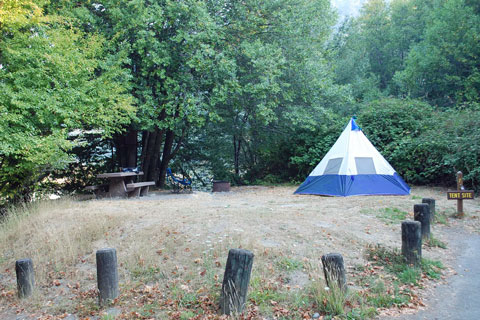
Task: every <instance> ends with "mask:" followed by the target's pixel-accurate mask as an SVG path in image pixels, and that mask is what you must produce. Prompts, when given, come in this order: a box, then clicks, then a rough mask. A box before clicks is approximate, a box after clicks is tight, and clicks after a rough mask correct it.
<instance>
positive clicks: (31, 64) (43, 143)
mask: <svg viewBox="0 0 480 320" xmlns="http://www.w3.org/2000/svg"><path fill="white" fill-rule="evenodd" d="M103 44H104V42H103V39H102V38H101V37H99V36H97V35H87V34H84V33H82V32H81V31H79V30H77V29H72V28H69V27H65V26H64V25H63V24H60V23H53V22H52V23H50V24H32V25H30V26H29V28H28V29H23V28H22V29H19V30H13V31H11V32H10V33H9V34H8V37H5V38H4V39H3V41H0V52H1V54H0V55H1V56H0V58H1V61H2V68H1V69H0V112H1V113H2V115H3V116H2V117H1V119H0V132H1V135H0V204H3V203H4V202H5V201H12V200H13V201H15V200H20V199H28V198H29V196H30V195H31V192H32V191H33V190H34V187H35V184H36V182H38V181H39V180H41V179H42V178H43V177H45V176H46V175H48V174H49V172H51V171H52V170H54V169H61V168H64V167H66V165H67V163H68V162H69V161H71V160H72V159H71V156H70V154H69V151H70V150H71V148H72V147H73V146H74V144H73V143H72V142H71V141H69V140H68V133H69V131H71V130H75V129H76V130H78V129H84V128H101V130H102V133H103V135H104V136H106V135H110V134H112V133H113V132H116V131H118V130H119V127H120V126H121V125H123V124H125V123H128V122H129V121H130V116H131V113H132V111H133V109H132V108H131V105H130V102H131V99H130V98H129V97H128V96H126V95H125V90H124V86H123V85H122V84H121V82H122V81H123V80H121V79H120V78H121V76H124V74H123V73H122V72H121V71H120V69H119V68H118V63H117V62H116V61H114V60H105V59H104V58H103V54H104V49H103ZM116 58H118V56H117V57H116Z"/></svg>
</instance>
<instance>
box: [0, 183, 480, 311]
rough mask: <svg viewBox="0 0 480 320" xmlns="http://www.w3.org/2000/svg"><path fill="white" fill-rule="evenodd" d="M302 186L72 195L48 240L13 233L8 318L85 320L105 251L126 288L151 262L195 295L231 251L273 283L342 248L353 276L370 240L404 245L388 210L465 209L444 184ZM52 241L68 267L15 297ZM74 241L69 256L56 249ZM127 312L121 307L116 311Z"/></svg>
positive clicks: (429, 251) (454, 222)
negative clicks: (245, 256) (341, 192)
mask: <svg viewBox="0 0 480 320" xmlns="http://www.w3.org/2000/svg"><path fill="white" fill-rule="evenodd" d="M294 191H295V187H263V186H262V187H260V186H254V187H239V188H232V191H231V192H227V193H210V192H193V193H191V194H171V193H167V192H151V193H150V195H149V196H147V197H143V198H138V199H128V200H121V199H103V200H88V201H70V202H67V203H66V204H65V203H64V204H62V205H58V206H54V207H53V208H49V209H48V210H47V211H48V213H47V212H45V213H42V212H40V213H38V217H39V218H38V221H36V222H32V224H35V228H36V229H35V230H36V231H35V232H38V231H39V230H40V233H43V236H44V238H38V235H34V233H35V232H34V231H32V237H30V238H29V239H28V237H27V239H25V237H20V236H19V235H16V233H18V232H15V231H12V234H11V235H9V236H8V237H7V238H6V240H5V243H4V246H3V247H1V246H0V249H1V250H2V251H3V252H2V257H0V267H2V269H3V270H4V271H5V272H2V275H1V276H0V291H1V292H2V295H1V296H0V318H1V319H10V318H11V319H17V318H18V316H19V315H20V316H23V317H24V319H30V318H32V317H29V316H28V315H29V314H30V315H31V314H34V315H36V316H33V318H36V317H39V315H43V316H46V315H52V316H55V315H57V316H58V315H62V316H63V318H65V317H67V315H68V317H70V318H69V319H80V318H82V319H83V318H84V317H85V308H86V307H85V305H84V304H81V305H79V302H78V301H76V299H77V298H75V297H76V296H75V295H77V296H78V295H79V294H80V293H79V290H80V289H79V287H80V288H82V289H83V291H82V292H83V293H82V294H86V293H85V292H92V291H94V290H95V286H96V281H95V277H94V275H95V251H96V250H98V249H101V248H105V247H114V248H116V249H117V252H118V260H119V265H120V281H121V282H122V283H123V285H121V286H123V287H125V288H127V287H128V288H131V287H135V286H136V285H138V283H136V282H135V281H137V282H138V280H136V279H137V278H135V277H136V274H137V272H139V271H138V270H137V266H141V267H142V268H143V269H142V270H143V271H142V272H145V270H147V269H146V268H147V267H148V268H149V269H148V270H156V269H155V268H157V269H161V270H163V271H161V272H162V277H163V278H165V279H166V280H168V281H174V282H175V283H176V284H178V285H181V286H182V288H183V289H184V290H186V291H190V290H193V291H196V292H199V291H200V290H202V289H201V288H203V286H204V285H205V283H204V282H205V281H204V280H202V279H201V278H202V276H204V275H205V272H207V273H211V278H212V279H214V280H212V281H213V282H215V281H216V282H215V285H217V286H218V282H220V283H221V280H222V277H223V270H224V267H225V261H226V257H227V254H228V250H229V249H231V248H244V249H248V250H251V251H252V252H253V253H254V254H255V261H254V267H253V275H252V279H256V278H258V279H262V281H264V279H268V278H269V277H270V273H269V271H270V270H271V269H273V268H276V266H278V265H279V263H281V261H287V262H288V261H290V262H292V261H293V262H295V261H302V262H303V263H304V265H306V264H307V263H308V264H310V265H317V266H318V264H319V261H320V257H321V256H322V255H323V254H326V253H333V252H335V253H340V254H342V255H343V257H344V260H345V265H346V267H347V272H348V274H349V275H352V274H353V270H354V268H355V266H358V265H363V264H365V263H366V257H365V250H366V248H367V246H369V245H382V246H384V247H387V248H398V249H400V248H401V225H400V220H398V221H397V220H395V219H394V218H392V217H390V216H389V215H388V213H389V212H392V210H393V211H401V212H408V216H407V219H413V206H414V204H417V203H421V199H422V198H434V199H436V210H437V212H440V213H442V214H445V215H447V216H450V215H452V214H454V212H455V208H456V203H455V201H448V200H447V199H446V190H445V189H440V188H426V187H413V188H412V193H411V195H409V196H358V197H346V198H339V197H319V196H305V195H294V194H293V192H294ZM464 208H465V212H466V213H467V216H466V218H465V219H463V220H459V219H453V218H448V219H447V221H446V223H447V224H446V225H445V224H434V225H433V226H432V233H433V234H434V235H435V238H437V239H439V240H441V241H447V240H446V237H445V236H444V233H445V230H446V228H451V227H452V226H454V227H462V228H465V229H466V230H467V231H468V232H473V233H479V232H480V221H479V220H480V219H478V217H479V216H480V201H479V200H478V199H475V200H472V201H464ZM92 221H93V225H90V224H91V223H92ZM87 223H89V224H88V227H87ZM41 225H45V227H42V226H41ZM42 228H46V229H42ZM45 230H49V231H48V232H46V231H45ZM62 230H64V231H62ZM87 231H88V232H87ZM75 232H76V233H75ZM63 233H65V235H63ZM77 233H78V235H75V236H72V234H77ZM60 235H61V236H60ZM35 237H37V238H35ZM62 237H63V238H62ZM59 239H60V240H59ZM62 239H63V240H62ZM37 242H40V243H39V244H37ZM32 243H35V245H38V247H35V246H32ZM45 243H52V245H50V246H49V247H48V250H50V251H51V252H50V253H49V254H50V258H49V259H53V260H55V259H56V258H55V257H56V256H61V257H62V258H61V259H60V258H59V259H58V261H57V262H55V263H56V265H57V267H56V268H57V269H59V270H60V271H59V272H56V273H55V275H52V271H51V268H48V266H43V267H42V266H39V271H37V273H38V274H39V275H38V277H39V280H38V287H39V288H40V289H39V291H40V294H38V295H37V296H36V297H35V301H34V303H27V302H22V301H19V300H18V299H16V298H15V297H14V291H15V273H14V270H12V265H13V264H14V261H15V259H18V258H23V257H25V256H33V259H34V261H35V259H37V260H42V259H46V258H45V256H46V254H43V255H42V251H43V250H47V249H45ZM77 243H81V246H80V244H77ZM447 245H448V244H447ZM66 246H68V248H69V249H68V251H69V252H66V253H65V252H63V251H62V253H58V252H57V251H56V250H59V248H62V247H66ZM70 251H71V252H70ZM62 255H65V256H62ZM70 256H71V257H70ZM423 256H424V257H427V258H430V259H435V260H442V262H444V264H445V265H446V266H447V267H448V265H449V261H450V262H451V261H452V260H453V258H454V255H453V252H452V251H451V250H450V249H441V248H425V249H424V251H423ZM281 259H283V260H281ZM279 261H280V262H279ZM49 263H50V262H47V261H46V260H45V261H42V262H40V264H41V265H43V264H45V265H48V264H49ZM38 264H39V263H37V264H36V265H38ZM277 269H278V268H277ZM62 272H63V273H62ZM272 273H273V272H272ZM277 273H278V272H277ZM281 273H283V278H286V280H285V282H286V283H287V284H288V287H289V288H290V287H292V288H298V289H302V288H304V287H306V286H308V284H309V281H310V279H311V277H310V274H309V272H308V270H305V268H303V269H302V270H296V271H295V272H288V274H287V272H286V271H285V270H283V271H281ZM447 273H448V272H447ZM58 274H60V276H59V275H58ZM142 274H143V273H142ZM154 276H155V275H154ZM207 276H208V274H207ZM276 276H278V275H276ZM347 277H348V276H347ZM199 278H200V280H199ZM157 280H158V278H154V279H152V280H151V281H150V282H149V280H145V279H144V278H142V281H141V282H142V285H143V286H147V288H149V286H154V285H156V281H157ZM202 281H203V283H202ZM347 281H348V279H347ZM170 287H171V286H170ZM45 299H46V300H47V301H48V302H45V301H44V300H45ZM2 300H3V302H2ZM77 300H78V299H77ZM72 301H74V302H72ZM92 301H93V300H92ZM5 302H6V303H5ZM1 305H3V307H2V306H1ZM82 308H83V309H82ZM91 308H93V307H91ZM129 308H130V307H129ZM94 311H95V312H93V311H92V312H90V314H92V315H93V316H92V319H94V318H96V317H97V318H98V317H99V316H98V315H99V314H100V313H99V311H98V310H94ZM124 311H125V309H122V307H121V305H120V306H119V307H118V310H116V311H115V312H117V313H120V314H121V313H122V312H124ZM82 312H83V313H82ZM87 314H88V312H87ZM14 315H15V316H14ZM154 317H158V318H159V319H161V318H162V316H158V315H156V316H154ZM19 319H22V318H19Z"/></svg>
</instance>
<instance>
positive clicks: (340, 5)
mask: <svg viewBox="0 0 480 320" xmlns="http://www.w3.org/2000/svg"><path fill="white" fill-rule="evenodd" d="M331 1H332V4H333V6H334V7H335V8H337V10H338V13H339V15H340V17H342V18H344V17H346V16H351V17H355V16H357V15H358V13H359V11H360V8H361V7H362V4H363V3H364V2H366V1H367V0H331Z"/></svg>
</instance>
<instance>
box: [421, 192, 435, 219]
mask: <svg viewBox="0 0 480 320" xmlns="http://www.w3.org/2000/svg"><path fill="white" fill-rule="evenodd" d="M422 203H426V204H428V206H429V207H430V223H432V222H433V220H435V199H432V198H423V199H422Z"/></svg>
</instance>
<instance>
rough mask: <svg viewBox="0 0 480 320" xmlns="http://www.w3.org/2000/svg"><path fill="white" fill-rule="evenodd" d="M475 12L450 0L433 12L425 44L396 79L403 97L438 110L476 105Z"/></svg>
mask: <svg viewBox="0 0 480 320" xmlns="http://www.w3.org/2000/svg"><path fill="white" fill-rule="evenodd" d="M475 9H476V8H475V7H474V6H471V5H468V3H467V2H466V1H463V0H449V1H443V2H439V3H438V5H437V6H436V7H435V8H434V9H433V10H432V12H431V14H430V15H429V16H428V20H427V27H426V30H425V36H424V40H423V41H422V42H420V43H419V44H418V45H416V46H415V47H413V48H412V50H411V51H410V52H409V55H408V58H407V62H406V68H405V70H404V71H401V72H398V73H397V74H396V75H395V79H396V81H397V82H398V84H399V85H400V86H401V88H402V89H403V91H404V92H405V93H407V94H409V95H410V96H412V97H418V98H424V99H427V100H429V101H431V102H432V103H434V104H437V105H439V106H453V105H455V104H461V103H464V102H466V103H468V102H475V101H478V98H479V92H480V71H479V68H480V65H479V63H478V59H479V57H480V41H479V37H478V35H479V34H480V15H479V14H478V10H477V11H475ZM477 9H478V8H477Z"/></svg>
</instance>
